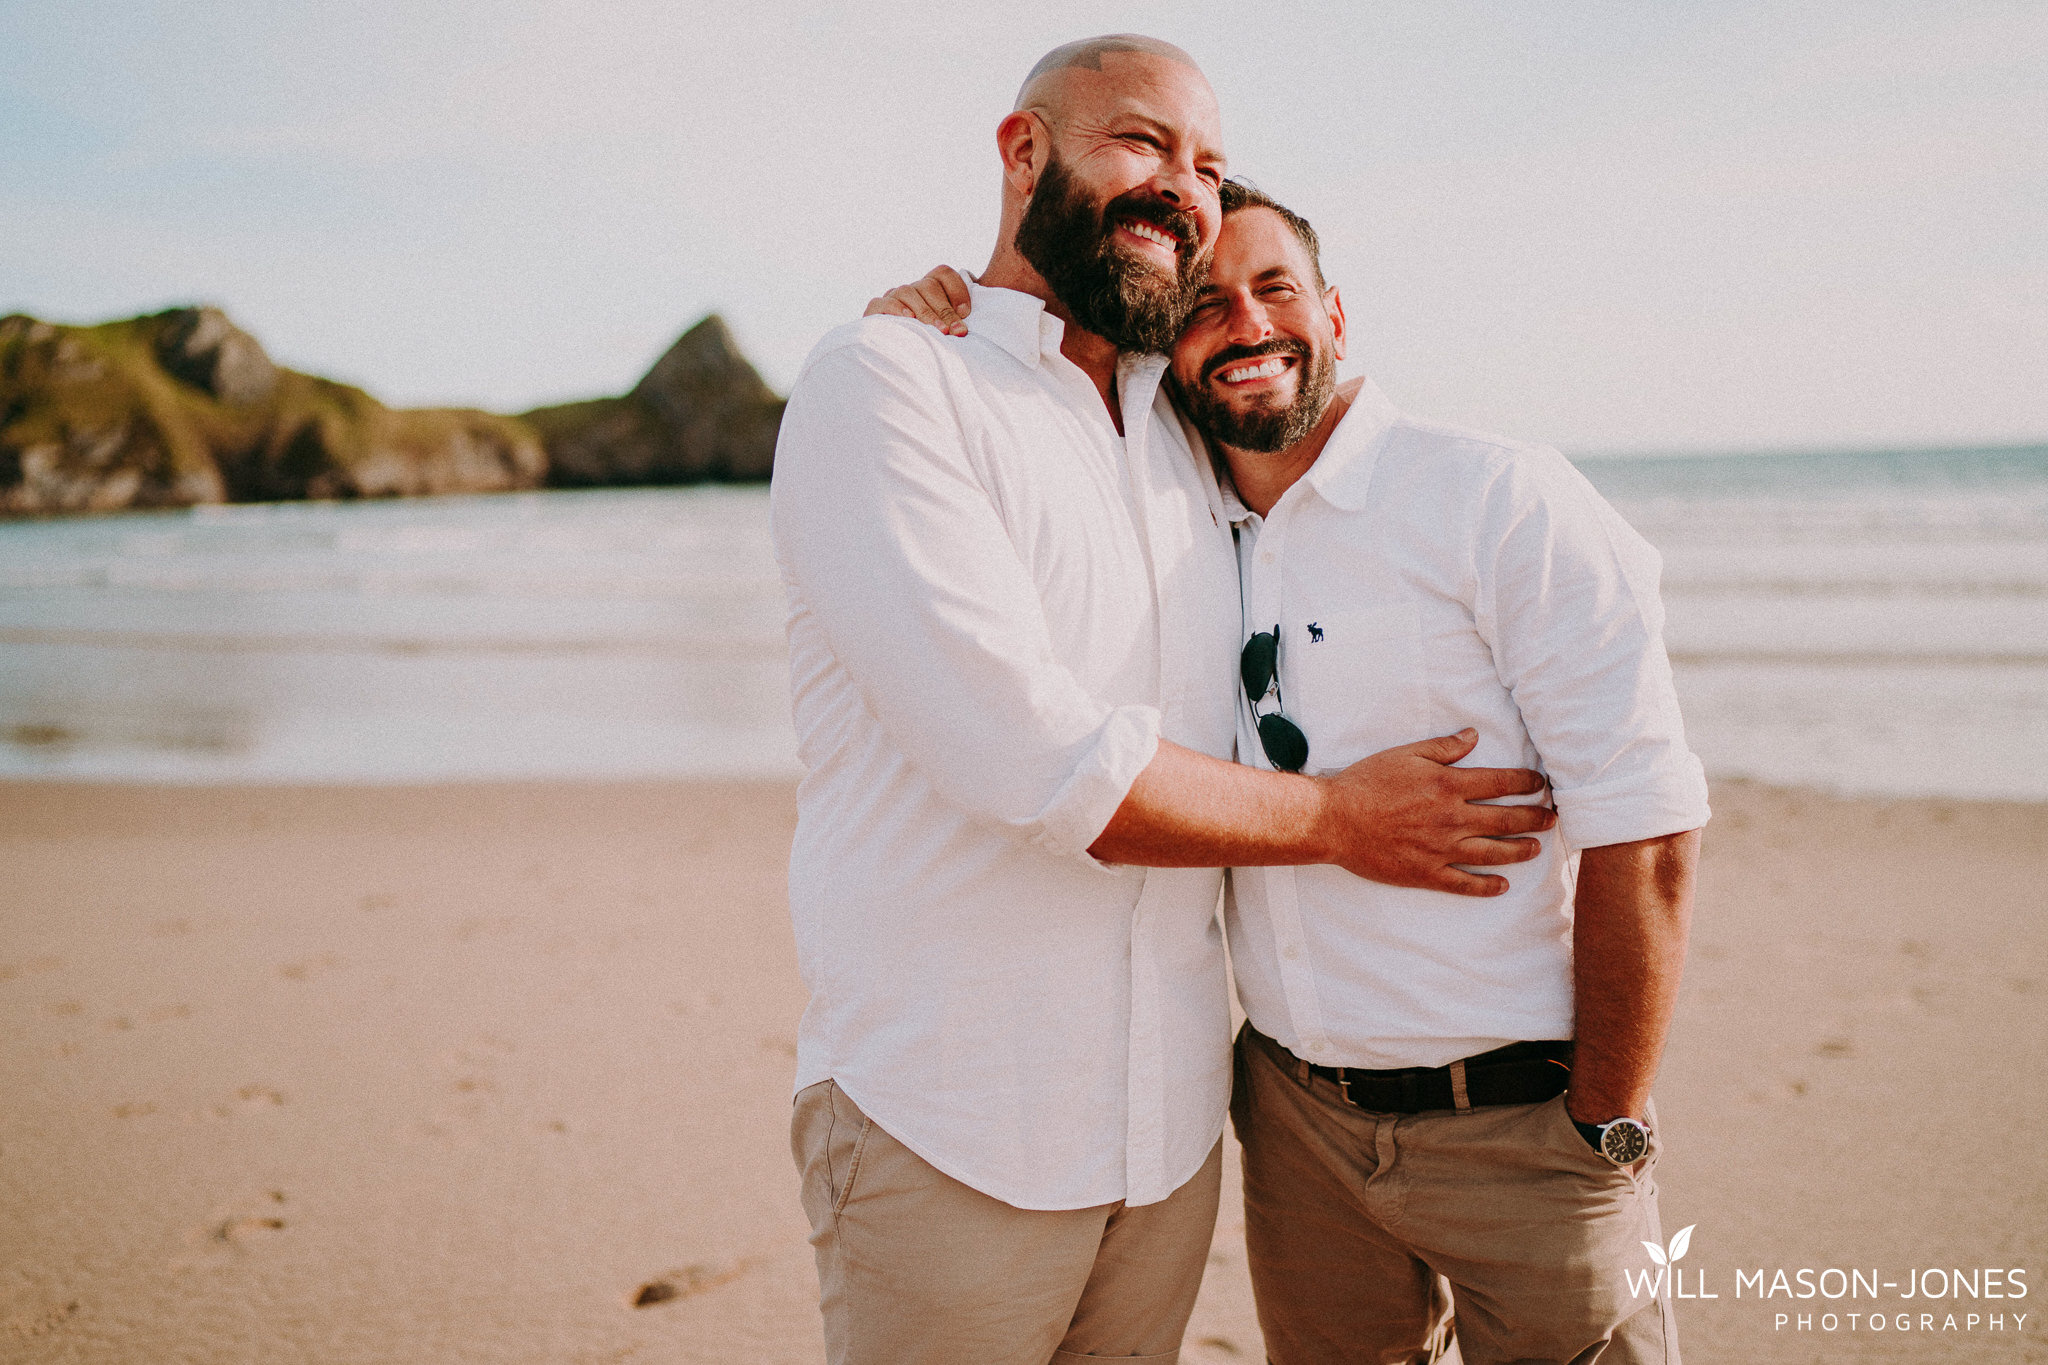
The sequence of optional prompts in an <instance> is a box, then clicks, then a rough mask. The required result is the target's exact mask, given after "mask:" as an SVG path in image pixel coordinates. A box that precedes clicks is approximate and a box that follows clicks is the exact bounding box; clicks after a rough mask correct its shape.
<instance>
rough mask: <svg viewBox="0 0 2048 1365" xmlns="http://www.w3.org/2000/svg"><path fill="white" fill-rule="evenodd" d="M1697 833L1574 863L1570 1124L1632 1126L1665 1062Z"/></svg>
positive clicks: (1621, 847) (1589, 852) (1594, 852)
mask: <svg viewBox="0 0 2048 1365" xmlns="http://www.w3.org/2000/svg"><path fill="white" fill-rule="evenodd" d="M1699 844H1700V836H1699V831H1698V830H1691V831H1688V832H1686V833H1684V834H1670V835H1665V836H1664V837H1662V838H1657V839H1642V840H1638V841H1636V842H1634V843H1627V844H1609V845H1606V846H1604V847H1601V848H1589V849H1586V850H1585V851H1584V852H1583V853H1581V854H1580V855H1579V887H1578V898H1577V902H1576V908H1575V917H1574V924H1573V929H1572V1001H1573V1008H1574V1014H1575V1016H1576V1020H1577V1026H1576V1029H1575V1032H1576V1035H1577V1043H1576V1056H1575V1058H1574V1060H1573V1063H1572V1081H1571V1096H1570V1099H1569V1101H1568V1105H1569V1108H1570V1111H1571V1115H1572V1117H1573V1118H1575V1119H1577V1120H1579V1121H1580V1122H1582V1123H1604V1122H1606V1121H1607V1120H1608V1119H1612V1118H1618V1117H1622V1116H1629V1117H1636V1118H1640V1117H1641V1116H1642V1113H1643V1108H1644V1105H1645V1103H1646V1102H1647V1101H1648V1100H1649V1097H1650V1084H1651V1082H1652V1081H1653V1080H1654V1079H1655V1078H1656V1075H1657V1064H1658V1061H1659V1060H1660V1059H1661V1058H1662V1056H1663V1053H1664V1040H1665V1037H1666V1035H1667V1034H1668V1033H1669V1032H1670V1029H1671V1016H1672V1013H1673V1011H1674V1010H1675V1009H1676V1008H1677V1004H1678V983H1679V979H1680V977H1681V975H1682V974H1683V972H1684V969H1685V944H1686V935H1687V933H1688V931H1689V929H1690V926H1691V922H1692V896H1693V880H1694V872H1695V866H1696V864H1697V862H1698V858H1699Z"/></svg>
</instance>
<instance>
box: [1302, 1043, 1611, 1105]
mask: <svg viewBox="0 0 2048 1365" xmlns="http://www.w3.org/2000/svg"><path fill="white" fill-rule="evenodd" d="M1273 1046H1274V1047H1275V1048H1278V1049H1279V1050H1280V1051H1281V1052H1283V1053H1285V1054H1286V1055H1287V1056H1289V1057H1293V1056H1294V1054H1293V1053H1291V1052H1287V1051H1286V1049H1285V1048H1280V1045H1279V1044H1278V1043H1274V1044H1273ZM1296 1060H1297V1061H1301V1060H1302V1059H1300V1058H1296ZM1307 1066H1308V1069H1309V1073H1310V1074H1311V1075H1315V1076H1321V1077H1323V1078H1324V1079H1325V1080H1331V1081H1335V1082H1336V1083H1337V1085H1338V1087H1339V1088H1340V1089H1341V1090H1342V1091H1343V1092H1344V1098H1345V1099H1347V1100H1350V1101H1351V1102H1352V1103H1353V1104H1355V1105H1357V1106H1358V1107H1359V1108H1360V1109H1369V1110H1371V1111H1372V1112H1373V1113H1375V1114H1421V1113H1426V1112H1427V1111H1429V1110H1432V1109H1477V1108H1480V1107H1481V1106H1484V1105H1490V1104H1541V1103H1543V1102H1544V1101H1545V1100H1549V1099H1555V1098H1556V1097H1557V1096H1559V1095H1562V1094H1563V1093H1564V1092H1565V1088H1566V1087H1567V1086H1569V1085H1570V1084H1571V1078H1572V1045H1571V1042H1570V1041H1569V1040H1556V1041H1550V1042H1536V1043H1509V1044H1508V1045H1507V1046H1506V1047H1497V1048H1495V1049H1494V1050H1493V1051H1491V1052H1481V1053H1479V1054H1477V1055H1476V1056H1472V1057H1465V1058H1461V1059H1459V1060H1458V1061H1455V1062H1452V1063H1451V1064H1450V1065H1449V1066H1404V1067H1394V1068H1390V1069H1387V1070H1384V1071H1374V1070H1370V1069H1367V1068H1363V1067H1355V1066H1317V1065H1316V1064H1315V1063H1313V1062H1308V1063H1307Z"/></svg>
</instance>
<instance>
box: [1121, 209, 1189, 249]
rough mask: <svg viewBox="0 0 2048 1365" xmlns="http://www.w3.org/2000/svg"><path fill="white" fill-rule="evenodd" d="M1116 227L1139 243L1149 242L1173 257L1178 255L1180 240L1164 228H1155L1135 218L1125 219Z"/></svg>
mask: <svg viewBox="0 0 2048 1365" xmlns="http://www.w3.org/2000/svg"><path fill="white" fill-rule="evenodd" d="M1117 226H1118V227H1120V228H1122V229H1123V230H1124V231H1125V232H1128V233H1130V234H1131V236H1133V237H1136V238H1137V239H1138V240H1139V241H1141V242H1151V243H1152V244H1153V245H1155V246H1163V247H1165V248H1166V249H1167V250H1168V251H1171V252H1173V253H1174V254H1175V255H1179V254H1180V238H1178V237H1176V236H1174V235H1173V234H1172V233H1171V232H1168V231H1167V230H1166V229H1165V228H1162V227H1156V226H1154V225H1153V224H1151V223H1147V222H1142V221H1140V220H1139V219H1136V218H1128V219H1125V220H1124V221H1123V222H1121V223H1119V224H1117Z"/></svg>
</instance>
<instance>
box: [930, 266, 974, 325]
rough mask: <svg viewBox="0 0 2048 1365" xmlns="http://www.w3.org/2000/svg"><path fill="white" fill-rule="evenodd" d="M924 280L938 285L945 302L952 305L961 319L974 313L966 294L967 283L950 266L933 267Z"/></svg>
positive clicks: (970, 298)
mask: <svg viewBox="0 0 2048 1365" xmlns="http://www.w3.org/2000/svg"><path fill="white" fill-rule="evenodd" d="M925 278H926V279H928V280H932V281H935V282H936V283H937V284H938V286H939V289H940V291H941V292H942V293H944V294H945V296H946V302H948V303H950V304H951V305H953V311H954V312H956V313H958V314H959V315H960V316H961V317H963V318H964V317H966V316H967V315H968V314H969V313H971V312H972V311H974V301H973V298H972V296H971V295H969V294H968V292H967V281H966V280H965V279H963V278H962V277H961V275H960V272H959V271H957V270H955V269H954V268H953V267H952V266H950V265H935V266H933V267H932V269H931V273H930V274H928V275H926V276H925Z"/></svg>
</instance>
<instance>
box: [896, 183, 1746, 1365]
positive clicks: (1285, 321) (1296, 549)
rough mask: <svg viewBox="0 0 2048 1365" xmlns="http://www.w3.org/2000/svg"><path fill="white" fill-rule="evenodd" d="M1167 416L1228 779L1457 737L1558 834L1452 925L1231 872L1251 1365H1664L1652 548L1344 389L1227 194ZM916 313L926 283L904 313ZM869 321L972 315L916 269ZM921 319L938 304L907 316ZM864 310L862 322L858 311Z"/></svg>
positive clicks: (1667, 721)
mask: <svg viewBox="0 0 2048 1365" xmlns="http://www.w3.org/2000/svg"><path fill="white" fill-rule="evenodd" d="M1221 204H1222V208H1223V211H1224V214H1225V219H1224V226H1223V229H1222V232H1221V235H1220V237H1219V239H1218V244H1217V247H1216V251H1215V253H1214V259H1213V261H1212V264H1211V269H1210V271H1209V272H1208V277H1207V280H1206V282H1205V283H1204V285H1203V286H1202V289H1201V291H1200V293H1199V295H1198V297H1197V301H1196V303H1195V306H1194V308H1193V310H1192V311H1191V313H1190V315H1189V319H1188V322H1187V325H1186V327H1185V329H1184V330H1183V331H1182V333H1181V334H1180V336H1179V338H1178V339H1177V340H1176V342H1175V343H1174V347H1173V357H1172V368H1171V371H1170V375H1169V381H1168V387H1169V388H1170V389H1171V391H1172V393H1173V395H1174V398H1175V401H1176V402H1177V403H1178V404H1179V406H1180V407H1181V409H1182V411H1183V412H1184V413H1185V414H1186V415H1187V417H1188V418H1189V420H1190V422H1191V423H1192V424H1193V425H1194V426H1195V427H1196V428H1197V429H1198V430H1199V432H1200V435H1201V437H1202V438H1203V439H1204V440H1206V441H1207V442H1208V444H1209V445H1210V446H1211V448H1212V449H1213V450H1214V452H1215V455H1216V457H1217V460H1218V463H1219V464H1220V466H1221V467H1222V468H1223V470H1224V472H1225V474H1226V475H1227V481H1226V483H1225V485H1224V487H1223V491H1222V496H1223V504H1224V509H1225V518H1226V520H1228V521H1229V522H1230V524H1231V525H1232V527H1233V528H1234V529H1235V532H1236V536H1237V552H1238V568H1239V580H1240V591H1241V610H1240V614H1239V619H1240V621H1241V622H1242V630H1243V636H1242V638H1243V642H1244V649H1243V652H1242V654H1241V656H1240V664H1241V667H1240V676H1241V680H1242V683H1243V692H1242V694H1241V695H1240V697H1239V699H1238V746H1237V751H1238V756H1239V758H1240V760H1241V761H1243V762H1246V763H1251V764H1254V765H1257V766H1259V767H1262V768H1267V769H1272V768H1282V769H1296V770H1305V771H1317V770H1321V769H1325V768H1327V767H1329V766H1333V765H1342V764H1344V763H1346V762H1349V761H1350V760H1351V759H1352V758H1353V757H1355V756H1357V755H1360V754H1365V753H1370V752H1371V751H1373V750H1374V749H1377V748H1380V747H1382V746H1384V745H1385V744H1387V743H1388V742H1390V741H1392V740H1394V739H1397V738H1400V737H1405V736H1407V735H1410V734H1416V733H1423V732H1426V731H1427V730H1428V729H1430V728H1434V727H1436V726H1438V725H1440V724H1442V723H1443V722H1444V721H1445V720H1446V719H1448V718H1452V717H1455V718H1457V719H1459V720H1470V721H1471V722H1472V724H1473V725H1474V726H1475V727H1476V729H1477V730H1478V733H1479V743H1478V747H1477V748H1476V749H1475V751H1474V754H1475V757H1480V758H1491V759H1494V760H1496V761H1504V762H1519V763H1528V764H1532V765H1535V766H1538V767H1540V768H1541V769H1542V770H1543V771H1544V773H1545V774H1546V776H1547V777H1548V779H1549V781H1550V783H1551V787H1552V791H1553V795H1554V798H1555V802H1556V806H1557V809H1558V811H1559V814H1560V821H1559V825H1558V829H1557V832H1556V834H1555V835H1554V836H1553V837H1548V838H1545V839H1543V840H1542V841H1541V842H1542V844H1543V851H1542V853H1541V855H1540V856H1539V857H1537V858H1536V859H1534V860H1532V861H1531V862H1530V864H1529V866H1528V867H1527V868H1526V869H1522V870H1519V871H1518V872H1517V875H1516V877H1515V879H1514V885H1513V886H1512V887H1511V888H1510V889H1509V890H1508V891H1507V892H1506V893H1504V894H1502V895H1501V896H1499V897H1497V898H1496V899H1494V900H1492V901H1489V902H1487V903H1485V904H1483V905H1473V906H1470V907H1466V908H1465V909H1464V913H1458V914H1450V913H1445V912H1446V910H1447V909H1449V908H1450V907H1449V906H1448V905H1447V903H1445V902H1443V901H1442V899H1441V896H1440V894H1439V893H1438V892H1436V891H1433V890H1428V889H1416V888H1403V887H1395V886H1388V885H1377V884H1374V883H1371V882H1368V881H1364V880H1361V879H1359V878H1357V877H1353V876H1350V875H1349V874H1347V873H1346V872H1344V871H1343V870H1342V869H1339V868H1331V867H1318V866H1304V867H1287V866H1263V867H1256V868H1253V867H1243V866H1240V867H1237V868H1234V869H1232V871H1231V874H1230V887H1231V894H1230V900H1229V905H1228V912H1227V915H1226V919H1227V922H1228V927H1229V936H1230V948H1231V962H1232V965H1233V967H1234V968H1235V970H1236V976H1237V988H1238V996H1239V999H1240V1000H1241V1002H1242V1003H1243V1005H1244V1010H1245V1014H1246V1015H1247V1017H1248V1022H1247V1024H1246V1026H1245V1028H1244V1030H1243V1031H1242V1032H1241V1033H1240V1035H1239V1038H1238V1043H1237V1048H1238V1056H1237V1067H1238V1070H1237V1085H1236V1090H1235V1094H1234V1095H1233V1098H1232V1104H1231V1113H1232V1118H1233V1120H1234V1122H1235V1126H1236V1129H1237V1135H1238V1138H1239V1141H1240V1142H1241V1143H1242V1144H1243V1147H1244V1196H1245V1242H1246V1249H1247V1253H1248V1262H1249V1267H1250V1270H1251V1277H1252V1287H1253V1291H1254V1294H1255V1296H1256V1299H1257V1303H1258V1312H1259V1324H1260V1327H1261V1329H1262V1331H1263V1332H1264V1335H1265V1342H1266V1350H1267V1355H1268V1358H1269V1359H1270V1360H1271V1361H1273V1362H1274V1365H1340V1363H1341V1362H1352V1361H1403V1362H1406V1361H1421V1360H1435V1359H1439V1358H1440V1357H1441V1356H1442V1355H1443V1353H1444V1352H1446V1351H1447V1350H1448V1348H1449V1343H1450V1341H1451V1339H1452V1336H1453V1333H1454V1331H1455V1337H1456V1340H1457V1341H1458V1343H1459V1346H1460V1348H1461V1351H1462V1357H1463V1359H1464V1360H1465V1361H1466V1362H1467V1365H1508V1363H1509V1362H1516V1363H1517V1365H1541V1363H1543V1362H1553V1363H1554V1365H1565V1362H1585V1361H1592V1360H1596V1359H1597V1360H1599V1361H1602V1362H1616V1363H1625V1365H1647V1363H1648V1362H1659V1365H1676V1362H1677V1360H1678V1343H1677V1336H1676V1327H1675V1323H1674V1322H1673V1319H1672V1313H1671V1303H1670V1300H1669V1298H1647V1299H1646V1298H1641V1297H1638V1296H1636V1295H1634V1294H1632V1293H1631V1292H1630V1290H1629V1288H1628V1284H1627V1281H1626V1278H1625V1276H1624V1274H1623V1272H1624V1270H1626V1269H1628V1268H1631V1267H1634V1266H1636V1265H1637V1264H1639V1257H1640V1254H1641V1247H1642V1245H1643V1244H1644V1243H1645V1242H1654V1243H1657V1244H1659V1245H1661V1244H1662V1242H1663V1237H1662V1233H1661V1227H1660V1224H1659V1221H1658V1215H1657V1188H1656V1183H1655V1169H1656V1164H1657V1159H1658V1155H1659V1153H1660V1151H1661V1147H1662V1141H1661V1138H1660V1136H1659V1135H1658V1133H1657V1131H1656V1119H1655V1112H1654V1109H1653V1108H1652V1106H1651V1103H1650V1082H1651V1080H1652V1078H1653V1077H1654V1076H1655V1074H1656V1069H1657V1063H1658V1060H1659V1057H1660V1056H1661V1054H1662V1051H1663V1046H1664V1038H1665V1034H1666V1031H1667V1029H1668V1028H1669V1025H1670V1021H1671V1016H1672V1010H1673V1006H1674V1003H1675V1000H1676V996H1677V988H1678V981H1679V973H1680V970H1681V967H1682V964H1683V961H1684V956H1685V943H1686V934H1687V925H1688V921H1689V918H1690V913H1691V903H1692V889H1693V865H1694V861H1695V857H1696V854H1697V850H1698V844H1699V836H1698V834H1697V830H1698V828H1699V826H1701V825H1702V824H1704V823H1705V822H1706V819H1707V815H1708V811H1707V801H1706V795H1707V793H1706V783H1705V779H1704V776H1703V774H1702V772H1701V769H1700V765H1699V761H1698V760H1697V759H1696V758H1694V756H1693V755H1692V753H1691V752H1690V751H1689V750H1688V749H1687V748H1686V744H1685V737H1684V729H1683V725H1682V724H1681V722H1680V718H1679V713H1678V703H1677V699H1676V697H1675V695H1674V694H1673V691H1672V686H1671V670H1670V666H1669V664H1668V662H1667V661H1666V659H1665V655H1664V647H1663V641H1662V637H1661V630H1662V623H1663V610H1662V607H1661V606H1660V604H1659V602H1658V595H1657V576H1658V568H1659V566H1658V560H1657V554H1656V551H1655V550H1653V549H1651V548H1650V546H1649V545H1647V544H1646V543H1645V542H1644V541H1643V540H1642V538H1641V537H1640V536H1638V535H1637V534H1636V533H1635V532H1634V531H1633V530H1632V529H1630V528H1629V526H1628V525H1627V524H1626V523H1625V522H1624V521H1623V520H1622V519H1621V517H1620V516H1619V515H1618V514H1617V513H1616V512H1615V511H1614V509H1613V508H1611V507H1609V506H1608V505H1607V503H1606V502H1605V501H1604V500H1603V499H1602V498H1601V497H1600V496H1599V494H1598V493H1596V492H1595V491H1594V490H1593V488H1592V486H1591V485H1590V484H1588V483H1587V482H1586V481H1585V479H1584V478H1583V477H1581V476H1580V475H1579V474H1578V472H1577V471H1576V470H1574V469H1573V468H1572V467H1571V466H1570V465H1569V464H1568V463H1567V462H1566V461H1565V460H1564V458H1563V457H1562V456H1560V455H1559V454H1558V453H1557V452H1556V451H1554V450H1549V449H1546V448H1543V447H1538V446H1531V445H1527V444H1525V443H1522V442H1517V441H1511V440H1505V439H1503V438H1500V437H1494V436H1487V435H1484V434H1482V433H1478V432H1471V431H1463V430H1460V429H1457V428H1453V427H1446V426H1442V425H1439V424H1436V423H1429V422H1420V421H1417V420H1415V419H1413V418H1410V417H1406V416H1404V415H1402V414H1401V413H1399V412H1398V411H1396V410H1395V409H1394V408H1393V406H1392V405H1391V404H1390V403H1388V401H1387V400H1386V398H1385V397H1384V396H1383V395H1382V394H1381V393H1380V392H1379V391H1378V390H1377V389H1376V388H1374V387H1373V386H1372V385H1371V384H1370V383H1369V382H1368V381H1366V380H1363V379H1358V380H1353V381H1351V382H1350V383H1348V384H1344V385H1342V386H1340V385H1338V384H1337V382H1336V365H1337V361H1338V360H1339V359H1341V358H1342V357H1343V355H1344V351H1345V344H1346V333H1345V322H1344V306H1343V301H1342V299H1341V297H1340V296H1339V294H1338V292H1337V290H1336V289H1334V288H1331V287H1329V286H1328V285H1327V284H1326V283H1325V281H1324V279H1323V275H1322V264H1321V261H1320V259H1319V248H1318V244H1317V239H1316V234H1315V231H1314V229H1313V228H1311V227H1310V226H1309V225H1308V223H1307V222H1306V221H1305V220H1303V219H1302V218H1301V217H1300V216H1299V215H1297V214H1295V213H1293V212H1292V211H1290V210H1288V209H1287V208H1285V207H1283V206H1282V205H1280V204H1278V203H1276V202H1274V201H1273V200H1272V199H1271V198H1270V197H1268V196H1266V195H1264V194H1262V193H1260V192H1259V191H1257V190H1255V189H1252V188H1250V187H1248V186H1244V185H1241V184H1237V183H1235V182H1232V183H1229V184H1226V185H1225V186H1224V189H1223V194H1222V197H1221ZM920 286H922V288H920ZM920 286H910V287H907V288H906V289H903V290H898V291H892V296H891V297H892V298H893V299H895V300H896V302H897V304H898V305H899V306H901V307H902V308H903V310H904V311H905V312H907V313H910V314H912V315H916V316H920V317H925V318H928V319H929V320H932V321H934V322H938V321H942V320H944V314H945V313H947V312H948V311H950V312H954V313H957V312H958V311H960V310H961V309H963V308H966V309H969V310H970V311H969V313H968V316H969V319H970V321H971V319H972V312H971V308H972V306H974V304H976V303H978V300H970V299H968V298H967V297H966V294H965V285H964V284H963V282H961V281H960V280H959V279H958V278H957V277H956V276H953V275H951V274H950V272H944V271H941V272H934V274H933V275H932V276H928V277H927V278H926V280H925V281H921V282H920ZM935 300H937V301H936V302H935ZM878 302H880V301H878Z"/></svg>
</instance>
